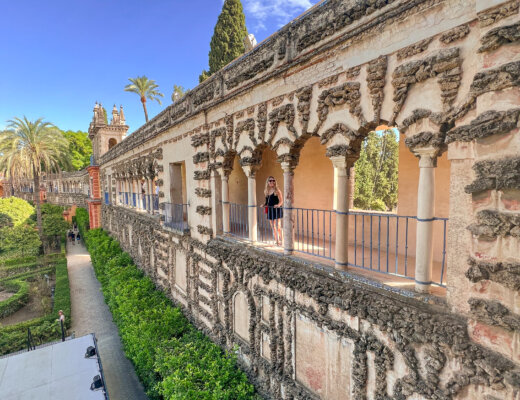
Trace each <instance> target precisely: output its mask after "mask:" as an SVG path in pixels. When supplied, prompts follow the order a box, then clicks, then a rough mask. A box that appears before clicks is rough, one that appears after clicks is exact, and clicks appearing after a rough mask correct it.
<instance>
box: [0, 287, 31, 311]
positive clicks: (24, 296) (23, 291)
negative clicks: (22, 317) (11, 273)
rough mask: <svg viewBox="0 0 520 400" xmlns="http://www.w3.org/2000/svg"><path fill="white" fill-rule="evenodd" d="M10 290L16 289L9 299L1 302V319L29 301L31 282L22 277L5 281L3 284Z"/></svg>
mask: <svg viewBox="0 0 520 400" xmlns="http://www.w3.org/2000/svg"><path fill="white" fill-rule="evenodd" d="M1 286H2V287H3V288H4V289H7V290H9V291H16V292H15V294H13V295H12V296H11V297H9V298H8V299H6V300H4V301H1V302H0V319H1V318H5V317H7V316H9V315H11V314H13V313H14V312H16V311H18V310H19V309H20V308H22V307H23V306H24V305H26V304H27V302H28V301H29V282H27V281H23V280H20V279H15V280H11V281H7V282H4V283H3V284H2V285H1Z"/></svg>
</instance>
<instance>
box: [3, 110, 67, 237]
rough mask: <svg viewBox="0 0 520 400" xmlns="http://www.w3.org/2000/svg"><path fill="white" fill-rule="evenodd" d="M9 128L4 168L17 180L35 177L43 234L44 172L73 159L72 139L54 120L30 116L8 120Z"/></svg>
mask: <svg viewBox="0 0 520 400" xmlns="http://www.w3.org/2000/svg"><path fill="white" fill-rule="evenodd" d="M8 124H9V125H8V129H7V130H5V131H4V132H2V133H0V170H1V171H2V172H4V173H5V175H6V177H9V178H11V179H13V180H15V181H21V180H24V179H33V181H34V192H33V195H34V204H35V205H36V222H37V225H38V232H39V234H40V237H43V227H42V213H41V205H40V176H41V174H42V172H52V171H59V169H60V163H62V165H67V164H68V163H69V154H68V147H69V142H68V140H67V139H66V138H65V136H63V135H62V133H61V132H60V131H59V130H58V128H56V127H55V126H54V125H52V124H51V123H50V122H45V121H43V118H39V119H37V120H36V121H29V120H28V119H27V117H25V116H24V117H23V119H20V118H14V119H13V120H10V121H8Z"/></svg>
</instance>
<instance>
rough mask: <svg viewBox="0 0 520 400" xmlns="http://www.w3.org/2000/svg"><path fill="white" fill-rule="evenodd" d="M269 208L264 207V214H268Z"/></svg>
mask: <svg viewBox="0 0 520 400" xmlns="http://www.w3.org/2000/svg"><path fill="white" fill-rule="evenodd" d="M267 208H268V206H265V207H264V214H267Z"/></svg>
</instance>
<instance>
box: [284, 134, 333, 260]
mask: <svg viewBox="0 0 520 400" xmlns="http://www.w3.org/2000/svg"><path fill="white" fill-rule="evenodd" d="M334 198H335V185H334V167H333V165H332V162H331V160H330V159H329V158H328V157H327V156H326V147H325V146H324V145H322V144H321V143H320V138H318V137H311V138H309V139H308V140H307V141H306V142H305V144H304V146H303V148H302V149H301V150H300V157H299V161H298V165H297V166H296V168H295V169H294V204H293V221H294V250H295V251H298V252H302V253H306V254H311V255H314V256H319V257H324V258H334V240H335V237H336V234H335V229H336V224H335V213H334V212H333V209H334Z"/></svg>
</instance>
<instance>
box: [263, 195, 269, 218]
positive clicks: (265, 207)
mask: <svg viewBox="0 0 520 400" xmlns="http://www.w3.org/2000/svg"><path fill="white" fill-rule="evenodd" d="M268 200H269V196H265V206H264V214H267V209H268V208H269V206H268V205H267V203H269V202H268Z"/></svg>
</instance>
